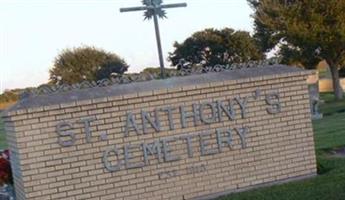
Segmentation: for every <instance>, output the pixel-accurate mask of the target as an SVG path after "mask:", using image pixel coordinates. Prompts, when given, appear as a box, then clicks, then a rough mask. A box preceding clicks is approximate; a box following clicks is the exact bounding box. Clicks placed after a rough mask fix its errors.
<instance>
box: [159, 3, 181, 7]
mask: <svg viewBox="0 0 345 200" xmlns="http://www.w3.org/2000/svg"><path fill="white" fill-rule="evenodd" d="M159 7H160V8H179V7H187V4H186V3H173V4H165V5H161V6H159Z"/></svg>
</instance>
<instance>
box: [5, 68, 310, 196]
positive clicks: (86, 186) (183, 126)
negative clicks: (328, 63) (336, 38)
mask: <svg viewBox="0 0 345 200" xmlns="http://www.w3.org/2000/svg"><path fill="white" fill-rule="evenodd" d="M310 73H311V72H310V71H302V70H299V69H295V68H289V67H285V66H276V67H275V68H274V67H272V68H270V67H267V69H265V70H263V69H248V70H247V71H246V70H242V71H232V72H223V73H219V74H215V73H210V74H206V75H193V76H190V77H178V78H172V79H168V80H157V81H151V82H144V83H132V84H127V85H121V86H109V87H106V88H100V89H86V90H83V91H71V92H66V93H65V94H56V95H48V96H38V97H34V98H32V99H29V100H26V101H22V102H20V103H18V104H17V105H16V106H14V107H13V108H12V109H11V110H9V111H8V112H7V114H6V115H5V116H4V120H5V125H6V131H7V139H8V143H9V147H10V150H11V154H12V158H11V159H12V163H13V165H14V166H13V171H14V178H15V188H16V194H17V197H18V199H30V200H31V199H40V200H41V199H126V200H127V199H149V200H153V199H174V200H177V199H180V200H182V199H194V198H200V199H201V198H210V197H214V196H217V195H219V194H224V193H227V192H233V191H239V190H242V189H246V188H252V187H256V186H260V185H264V184H271V183H276V182H282V181H287V180H293V179H296V178H303V177H309V176H312V175H315V173H316V164H315V153H314V141H313V130H312V124H311V119H310V109H309V95H308V87H307V84H306V79H307V76H308V75H310ZM81 93H82V94H81ZM193 105H194V106H193ZM221 106H223V107H221ZM223 108H228V111H229V110H230V111H231V112H230V111H229V113H226V112H225V110H223ZM169 109H170V111H168V110H169ZM194 109H195V110H194ZM200 112H201V114H200ZM195 113H196V114H195ZM169 114H171V115H169ZM194 114H195V115H194ZM182 115H183V116H182ZM150 120H151V121H150ZM157 121H158V122H157ZM143 124H144V126H146V128H144V127H143ZM154 126H156V127H154ZM136 129H137V130H136ZM143 129H145V131H143ZM155 145H156V146H155Z"/></svg>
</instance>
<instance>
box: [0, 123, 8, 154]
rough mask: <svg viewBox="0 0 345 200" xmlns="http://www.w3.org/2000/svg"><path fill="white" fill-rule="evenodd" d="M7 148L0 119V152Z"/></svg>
mask: <svg viewBox="0 0 345 200" xmlns="http://www.w3.org/2000/svg"><path fill="white" fill-rule="evenodd" d="M5 148H7V144H6V135H5V129H4V123H3V122H2V120H1V118H0V150H1V149H5Z"/></svg>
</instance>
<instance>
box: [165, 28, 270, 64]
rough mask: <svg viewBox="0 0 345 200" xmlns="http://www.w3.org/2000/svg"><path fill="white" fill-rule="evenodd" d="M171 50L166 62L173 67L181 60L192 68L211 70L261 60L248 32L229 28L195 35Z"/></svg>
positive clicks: (207, 30) (175, 45)
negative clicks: (202, 65)
mask: <svg viewBox="0 0 345 200" xmlns="http://www.w3.org/2000/svg"><path fill="white" fill-rule="evenodd" d="M174 48H175V50H174V51H173V52H172V53H169V60H170V61H171V63H172V65H174V66H176V65H177V64H178V63H179V62H180V60H181V59H183V60H185V61H186V62H190V63H191V64H192V65H194V64H204V65H210V66H213V65H216V64H231V63H237V62H247V61H250V60H260V59H263V58H264V55H263V54H262V53H261V52H260V51H259V49H258V47H257V46H256V43H255V40H254V39H253V38H252V37H251V36H250V34H249V33H248V32H246V31H235V30H233V29H231V28H224V29H222V30H217V29H205V30H203V31H199V32H196V33H194V34H193V35H192V36H190V37H189V38H187V39H186V40H185V41H184V42H182V43H178V42H175V44H174Z"/></svg>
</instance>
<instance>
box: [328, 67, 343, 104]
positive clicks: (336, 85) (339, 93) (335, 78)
mask: <svg viewBox="0 0 345 200" xmlns="http://www.w3.org/2000/svg"><path fill="white" fill-rule="evenodd" d="M328 63H329V68H330V70H331V73H332V82H333V91H334V96H335V98H336V99H337V100H341V99H343V95H344V92H343V88H341V85H340V80H339V71H338V67H337V66H336V65H335V64H334V63H332V62H328Z"/></svg>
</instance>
